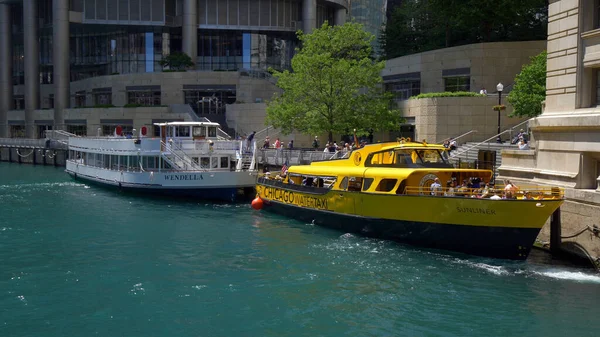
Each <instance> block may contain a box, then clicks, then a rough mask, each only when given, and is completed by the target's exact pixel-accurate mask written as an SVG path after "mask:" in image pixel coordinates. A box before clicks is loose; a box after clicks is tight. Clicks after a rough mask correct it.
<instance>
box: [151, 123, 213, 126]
mask: <svg viewBox="0 0 600 337" xmlns="http://www.w3.org/2000/svg"><path fill="white" fill-rule="evenodd" d="M154 125H156V126H177V125H187V126H217V127H219V126H221V125H220V124H219V123H214V122H166V123H154Z"/></svg>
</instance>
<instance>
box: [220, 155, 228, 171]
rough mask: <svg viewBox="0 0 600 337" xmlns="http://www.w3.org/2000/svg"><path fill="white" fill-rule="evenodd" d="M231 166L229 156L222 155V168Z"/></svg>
mask: <svg viewBox="0 0 600 337" xmlns="http://www.w3.org/2000/svg"><path fill="white" fill-rule="evenodd" d="M228 167H229V157H221V168H228Z"/></svg>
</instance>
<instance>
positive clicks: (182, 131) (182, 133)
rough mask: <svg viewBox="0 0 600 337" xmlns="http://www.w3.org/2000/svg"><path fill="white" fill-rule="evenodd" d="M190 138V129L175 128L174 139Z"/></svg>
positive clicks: (184, 126)
mask: <svg viewBox="0 0 600 337" xmlns="http://www.w3.org/2000/svg"><path fill="white" fill-rule="evenodd" d="M189 136H190V127H189V126H187V125H180V126H178V127H177V135H176V137H189Z"/></svg>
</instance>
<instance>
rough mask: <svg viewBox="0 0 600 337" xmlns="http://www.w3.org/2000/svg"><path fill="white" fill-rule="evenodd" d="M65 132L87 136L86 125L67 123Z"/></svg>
mask: <svg viewBox="0 0 600 337" xmlns="http://www.w3.org/2000/svg"><path fill="white" fill-rule="evenodd" d="M67 132H69V133H72V134H75V135H77V136H87V125H69V124H67Z"/></svg>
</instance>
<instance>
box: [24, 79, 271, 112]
mask: <svg viewBox="0 0 600 337" xmlns="http://www.w3.org/2000/svg"><path fill="white" fill-rule="evenodd" d="M194 84H196V85H234V86H236V88H237V97H238V100H241V101H243V102H254V101H256V100H257V99H258V100H261V101H265V100H268V99H270V98H271V97H272V96H273V93H274V92H275V91H276V90H277V88H276V87H275V85H274V84H273V83H271V82H270V81H269V80H266V79H259V78H253V77H249V76H241V74H240V73H239V72H225V71H223V72H221V71H187V72H156V73H140V74H125V75H108V76H99V77H93V78H89V79H85V80H81V81H75V82H71V106H72V107H74V106H75V94H76V93H77V92H81V91H85V92H86V105H87V106H93V105H94V104H93V97H92V90H93V89H96V88H112V101H113V105H115V106H123V105H125V104H127V91H126V87H128V86H149V85H160V87H161V104H162V105H169V104H183V102H184V96H183V86H184V85H194ZM53 93H54V89H53V86H52V85H51V84H45V85H41V87H40V102H41V104H40V105H41V107H42V108H50V103H49V100H48V99H49V97H50V94H53ZM14 94H15V95H24V86H22V85H18V86H14Z"/></svg>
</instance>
